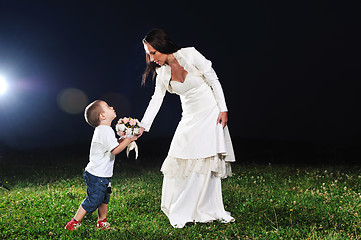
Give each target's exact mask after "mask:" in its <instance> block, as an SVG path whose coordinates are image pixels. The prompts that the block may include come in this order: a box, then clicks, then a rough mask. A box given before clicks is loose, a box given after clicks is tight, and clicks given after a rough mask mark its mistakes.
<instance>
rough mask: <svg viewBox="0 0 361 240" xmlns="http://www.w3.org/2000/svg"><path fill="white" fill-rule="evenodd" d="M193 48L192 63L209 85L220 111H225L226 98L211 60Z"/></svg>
mask: <svg viewBox="0 0 361 240" xmlns="http://www.w3.org/2000/svg"><path fill="white" fill-rule="evenodd" d="M192 50H193V54H192V55H193V64H194V66H195V67H196V68H197V69H198V70H199V71H201V73H202V74H203V76H204V80H205V81H206V82H207V84H208V85H209V86H211V88H212V90H213V93H214V96H215V98H216V101H217V104H218V107H219V109H220V111H221V112H227V111H228V109H227V105H226V100H225V98H224V94H223V89H222V86H221V84H220V82H219V80H218V76H217V74H216V72H215V71H214V70H213V68H212V62H211V61H209V60H208V59H206V58H205V57H204V56H203V55H202V54H201V53H200V52H198V51H197V50H196V49H195V48H192Z"/></svg>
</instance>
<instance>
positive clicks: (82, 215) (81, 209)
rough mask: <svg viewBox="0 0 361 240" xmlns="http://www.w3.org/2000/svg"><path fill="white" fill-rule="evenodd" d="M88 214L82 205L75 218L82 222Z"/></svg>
mask: <svg viewBox="0 0 361 240" xmlns="http://www.w3.org/2000/svg"><path fill="white" fill-rule="evenodd" d="M85 215H86V211H85V209H84V208H83V207H82V206H81V205H80V206H79V208H78V211H77V212H76V214H75V216H74V219H75V220H76V221H78V222H81V220H83V218H84V216H85Z"/></svg>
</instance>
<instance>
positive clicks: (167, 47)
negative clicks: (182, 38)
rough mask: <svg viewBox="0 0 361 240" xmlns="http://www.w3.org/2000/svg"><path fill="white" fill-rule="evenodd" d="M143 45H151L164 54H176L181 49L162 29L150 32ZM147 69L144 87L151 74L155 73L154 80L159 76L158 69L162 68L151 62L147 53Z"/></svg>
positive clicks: (143, 82) (144, 75)
mask: <svg viewBox="0 0 361 240" xmlns="http://www.w3.org/2000/svg"><path fill="white" fill-rule="evenodd" d="M143 43H149V44H150V45H151V46H152V47H153V48H154V49H155V50H157V51H158V52H160V53H164V54H171V53H175V52H176V51H178V50H179V49H180V47H179V46H178V45H177V44H176V43H175V42H174V41H173V40H172V39H171V38H170V37H169V35H168V34H167V33H166V32H165V31H164V30H162V29H153V30H151V31H149V32H148V33H147V34H146V35H145V37H144V39H143ZM145 61H146V64H147V66H146V68H145V71H144V73H143V77H142V85H144V84H145V81H146V79H147V77H148V75H149V73H150V72H151V71H152V72H153V78H154V77H155V76H156V75H157V73H156V71H155V70H156V69H157V68H158V67H160V66H159V65H158V64H156V63H155V62H151V61H150V57H149V55H148V54H147V53H145Z"/></svg>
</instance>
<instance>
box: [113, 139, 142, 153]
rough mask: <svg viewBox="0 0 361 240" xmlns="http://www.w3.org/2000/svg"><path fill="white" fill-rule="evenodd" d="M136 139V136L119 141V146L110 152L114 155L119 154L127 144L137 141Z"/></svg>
mask: <svg viewBox="0 0 361 240" xmlns="http://www.w3.org/2000/svg"><path fill="white" fill-rule="evenodd" d="M137 138H138V137H137V136H134V137H132V138H124V139H123V141H121V142H120V143H119V145H118V146H117V147H115V148H114V149H113V150H112V153H113V154H114V155H117V154H119V153H121V152H122V151H123V150H124V149H125V148H126V147H127V146H128V145H129V143H131V142H133V141H135V140H137Z"/></svg>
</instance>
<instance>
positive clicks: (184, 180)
mask: <svg viewBox="0 0 361 240" xmlns="http://www.w3.org/2000/svg"><path fill="white" fill-rule="evenodd" d="M187 51H188V52H189V53H188V52H187ZM194 51H196V50H195V49H194V48H192V49H190V48H189V49H185V50H180V51H178V52H177V53H174V56H175V57H176V59H177V61H178V62H179V64H180V65H181V66H183V67H184V69H185V70H186V71H187V72H188V74H187V76H186V78H185V80H184V82H183V83H181V82H175V81H169V79H170V67H169V66H163V67H161V68H160V70H159V71H158V78H157V84H156V90H155V94H154V95H153V98H152V101H151V103H150V104H149V106H148V109H147V111H146V113H145V116H144V117H143V120H142V124H144V126H146V130H147V129H148V130H149V128H150V125H151V122H152V121H153V119H154V117H155V115H156V113H157V112H158V110H159V107H160V105H161V103H162V99H163V97H164V94H165V89H167V90H168V91H169V92H171V93H175V94H178V95H179V96H180V100H181V103H182V118H181V121H180V122H179V124H178V127H177V129H176V132H175V134H174V137H173V139H172V142H171V146H170V149H169V152H168V156H167V158H166V159H165V161H164V163H163V165H162V167H161V171H162V173H163V174H164V180H163V188H162V202H161V209H162V211H163V212H164V213H165V214H166V215H167V217H168V218H169V221H170V223H171V225H172V226H173V227H177V228H182V227H184V225H185V224H186V223H187V222H210V221H214V220H219V221H222V222H233V221H234V218H233V217H232V216H231V215H230V213H229V212H227V211H225V209H224V206H223V199H222V189H221V178H226V177H227V176H231V174H232V173H231V166H230V162H234V161H235V156H234V153H233V147H232V142H231V138H230V135H229V131H228V127H227V126H226V127H225V128H222V125H221V124H217V118H218V116H219V113H220V107H219V106H220V105H222V104H223V105H224V107H223V109H226V106H225V102H224V96H223V92H222V90H220V92H221V93H218V95H220V94H221V95H222V96H221V97H219V96H218V98H217V96H216V95H217V94H216V93H215V92H216V91H215V90H214V88H217V86H216V85H213V86H212V85H211V84H209V81H206V80H205V75H206V74H202V72H201V71H199V70H197V69H196V68H193V67H192V66H190V64H188V63H187V62H186V59H187V58H186V57H187V56H189V55H191V54H192V56H193V55H195V54H197V55H196V56H197V57H198V58H197V59H196V60H197V61H198V62H202V63H203V62H204V63H205V64H208V62H210V61H208V60H204V59H205V58H204V57H203V56H202V55H200V54H199V53H198V52H195V53H194ZM199 55H200V56H199ZM194 58H195V57H193V58H192V59H194ZM206 61H208V62H206ZM205 64H203V65H205ZM194 65H195V64H194ZM204 69H205V68H204ZM209 71H210V70H209ZM209 71H204V72H205V73H207V72H209ZM212 71H213V69H212ZM208 75H209V76H211V77H209V78H208V79H210V78H213V79H214V80H213V82H216V83H218V84H219V82H218V79H216V75H215V73H214V71H213V72H212V74H211V73H210V74H208ZM213 76H214V77H213ZM162 81H163V82H165V84H163V85H162ZM167 82H168V83H169V85H166V83H167ZM219 87H220V85H219ZM212 89H213V91H212ZM222 97H223V99H222ZM217 99H221V100H219V101H218V102H217ZM220 102H221V103H220ZM223 102H224V103H223Z"/></svg>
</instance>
